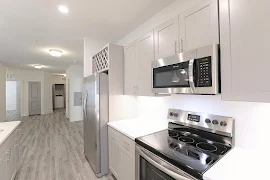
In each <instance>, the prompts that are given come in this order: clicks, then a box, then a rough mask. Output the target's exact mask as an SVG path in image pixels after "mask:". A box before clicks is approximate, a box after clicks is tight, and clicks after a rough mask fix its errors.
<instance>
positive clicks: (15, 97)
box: [6, 81, 21, 121]
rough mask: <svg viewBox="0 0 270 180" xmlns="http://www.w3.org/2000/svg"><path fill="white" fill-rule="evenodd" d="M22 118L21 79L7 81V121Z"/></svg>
mask: <svg viewBox="0 0 270 180" xmlns="http://www.w3.org/2000/svg"><path fill="white" fill-rule="evenodd" d="M20 118H21V86H20V81H6V121H19V120H20Z"/></svg>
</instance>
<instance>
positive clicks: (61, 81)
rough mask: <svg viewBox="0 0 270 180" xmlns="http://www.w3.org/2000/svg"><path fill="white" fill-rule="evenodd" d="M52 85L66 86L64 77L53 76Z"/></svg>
mask: <svg viewBox="0 0 270 180" xmlns="http://www.w3.org/2000/svg"><path fill="white" fill-rule="evenodd" d="M52 83H53V84H66V80H65V76H63V75H53V76H52Z"/></svg>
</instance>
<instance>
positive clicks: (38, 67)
mask: <svg viewBox="0 0 270 180" xmlns="http://www.w3.org/2000/svg"><path fill="white" fill-rule="evenodd" d="M34 67H35V68H36V69H41V68H42V67H41V65H34Z"/></svg>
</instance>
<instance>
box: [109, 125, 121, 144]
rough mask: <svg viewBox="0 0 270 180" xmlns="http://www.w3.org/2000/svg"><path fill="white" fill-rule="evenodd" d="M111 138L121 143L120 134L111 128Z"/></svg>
mask: <svg viewBox="0 0 270 180" xmlns="http://www.w3.org/2000/svg"><path fill="white" fill-rule="evenodd" d="M109 137H111V138H112V139H114V140H116V141H120V133H119V132H118V131H117V130H115V129H113V128H111V127H109Z"/></svg>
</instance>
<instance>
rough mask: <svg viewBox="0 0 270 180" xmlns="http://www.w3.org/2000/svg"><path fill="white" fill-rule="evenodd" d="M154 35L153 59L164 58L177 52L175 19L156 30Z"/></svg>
mask: <svg viewBox="0 0 270 180" xmlns="http://www.w3.org/2000/svg"><path fill="white" fill-rule="evenodd" d="M154 33H155V59H159V58H164V57H167V56H171V55H174V54H176V53H178V52H179V24H178V17H175V18H173V19H171V20H169V21H167V22H165V23H163V24H161V25H160V26H158V27H157V28H155V29H154Z"/></svg>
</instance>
